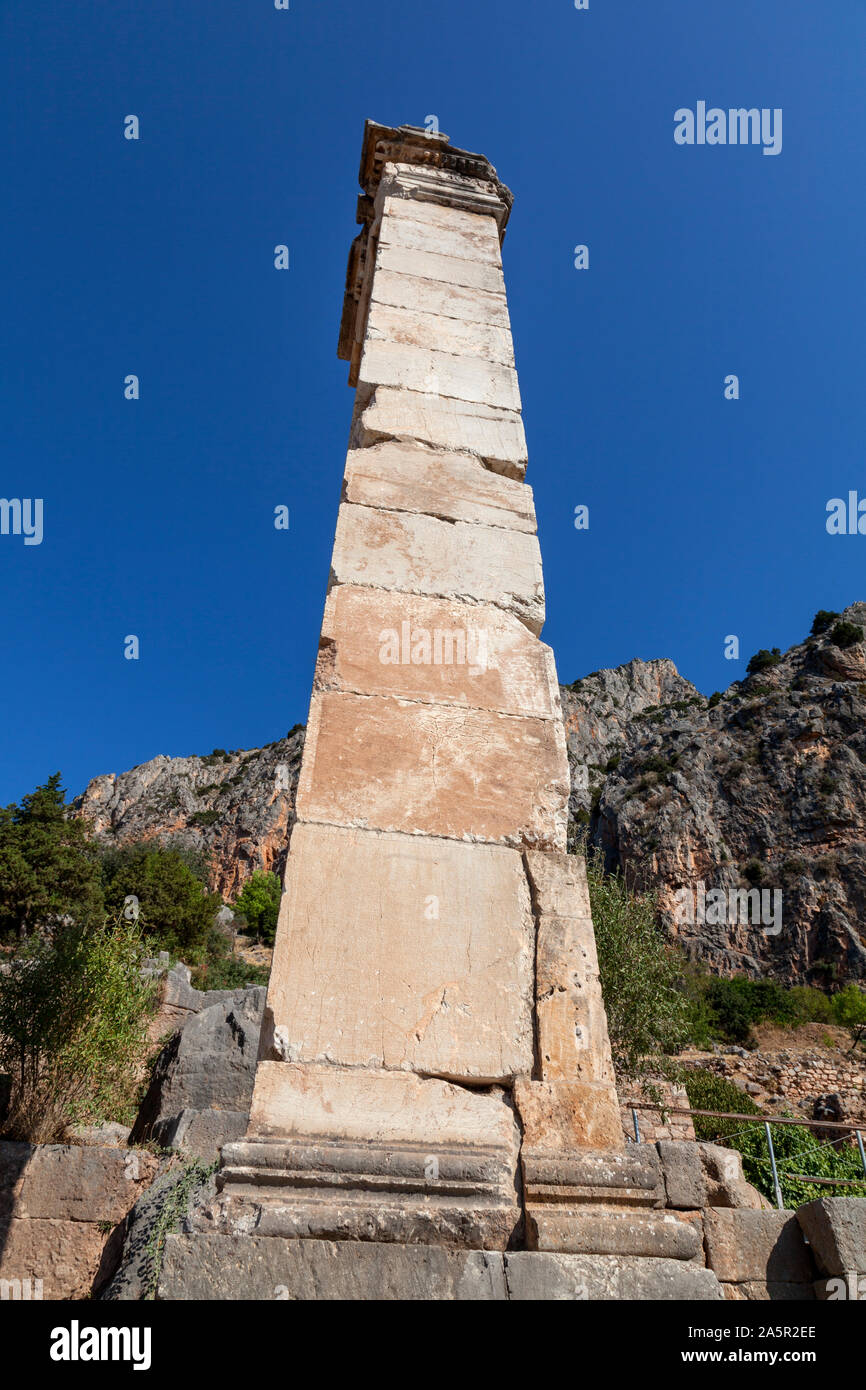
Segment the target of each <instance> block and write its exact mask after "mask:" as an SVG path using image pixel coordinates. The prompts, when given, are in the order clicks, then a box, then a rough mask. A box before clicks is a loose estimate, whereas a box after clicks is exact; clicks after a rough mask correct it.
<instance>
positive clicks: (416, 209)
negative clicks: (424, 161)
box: [378, 164, 500, 248]
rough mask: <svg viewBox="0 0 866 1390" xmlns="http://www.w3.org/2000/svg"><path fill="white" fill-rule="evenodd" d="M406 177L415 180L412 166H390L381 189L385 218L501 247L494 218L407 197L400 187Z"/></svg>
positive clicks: (381, 201)
mask: <svg viewBox="0 0 866 1390" xmlns="http://www.w3.org/2000/svg"><path fill="white" fill-rule="evenodd" d="M407 177H408V178H409V179H411V177H412V166H411V165H409V164H391V165H389V168H388V171H387V173H386V174H385V175H384V177H383V182H382V185H381V187H380V194H381V196H380V199H379V204H378V206H379V210H380V212H381V215H382V217H388V218H392V217H396V218H399V219H400V221H402V222H423V223H424V224H425V225H426V226H428V227H431V228H436V227H438V228H441V230H442V231H445V232H458V233H461V232H462V233H464V234H465V235H466V236H467V237H469V238H470V239H474V240H482V241H483V243H484V245H485V246H492V245H494V244H495V246H496V247H497V248H498V247H499V244H500V242H499V227H498V226H497V223H496V220H495V218H494V217H493V216H492V214H490V213H479V212H468V211H466V210H465V209H464V208H457V207H449V206H446V205H443V204H442V203H434V202H430V201H429V199H428V198H419V197H416V196H411V195H410V196H408V197H407V196H406V189H405V187H401V182H402V181H403V180H405V179H406V178H407Z"/></svg>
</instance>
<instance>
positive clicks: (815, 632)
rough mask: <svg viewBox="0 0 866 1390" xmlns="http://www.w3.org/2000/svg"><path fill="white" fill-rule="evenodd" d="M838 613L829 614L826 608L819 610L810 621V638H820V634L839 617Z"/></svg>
mask: <svg viewBox="0 0 866 1390" xmlns="http://www.w3.org/2000/svg"><path fill="white" fill-rule="evenodd" d="M840 616H841V615H840V614H839V613H831V612H830V610H829V609H827V608H819V609H818V612H817V613H816V614H815V616H814V618H813V619H812V636H813V637H820V635H821V633H822V632H826V631H827V628H828V627H829V626H830V624H831V623H835V621H836V619H837V618H838V617H840Z"/></svg>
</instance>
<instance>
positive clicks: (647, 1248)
mask: <svg viewBox="0 0 866 1390" xmlns="http://www.w3.org/2000/svg"><path fill="white" fill-rule="evenodd" d="M539 1128H540V1126H539ZM520 1160H521V1168H522V1171H523V1192H524V1200H525V1205H526V1235H527V1242H528V1244H529V1246H530V1247H531V1248H533V1249H539V1250H558V1251H571V1252H572V1253H579V1254H608V1255H614V1254H621V1255H646V1254H655V1255H665V1256H670V1257H672V1258H674V1259H692V1258H694V1257H695V1256H696V1255H697V1253H698V1248H699V1246H700V1233H699V1232H698V1231H696V1228H695V1226H694V1225H693V1224H690V1223H689V1222H687V1221H679V1220H678V1218H677V1217H674V1216H672V1215H671V1214H670V1213H665V1212H664V1211H662V1210H661V1208H663V1207H664V1204H665V1190H664V1184H663V1181H662V1172H661V1164H660V1162H659V1157H658V1154H657V1153H656V1151H655V1149H654V1148H653V1146H652V1145H648V1144H633V1145H630V1146H629V1147H628V1148H621V1149H619V1150H617V1149H614V1148H613V1147H611V1148H610V1149H605V1150H591V1149H585V1148H578V1147H572V1148H570V1149H568V1148H566V1147H565V1146H564V1147H563V1150H562V1151H561V1152H559V1153H556V1152H554V1151H553V1150H552V1148H551V1147H550V1144H549V1142H548V1148H547V1151H545V1150H544V1149H541V1148H538V1147H533V1146H532V1145H531V1144H527V1143H526V1142H524V1145H523V1147H522V1149H521V1154H520ZM620 1217H621V1218H622V1219H620ZM672 1221H676V1223H677V1225H676V1227H675V1226H674V1225H672V1224H671V1222H672ZM679 1226H682V1227H683V1230H679V1229H678V1227H679Z"/></svg>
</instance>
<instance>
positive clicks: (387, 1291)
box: [157, 1233, 506, 1303]
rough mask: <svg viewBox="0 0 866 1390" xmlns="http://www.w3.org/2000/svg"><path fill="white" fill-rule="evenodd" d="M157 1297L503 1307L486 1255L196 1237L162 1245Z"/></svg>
mask: <svg viewBox="0 0 866 1390" xmlns="http://www.w3.org/2000/svg"><path fill="white" fill-rule="evenodd" d="M157 1296H158V1298H160V1299H161V1300H169V1299H182V1300H184V1301H188V1300H189V1299H196V1300H198V1299H207V1300H213V1299H225V1300H231V1301H234V1300H244V1299H246V1300H250V1299H256V1300H263V1301H266V1300H269V1299H274V1300H277V1301H280V1302H290V1303H295V1302H316V1303H318V1302H323V1301H325V1302H328V1301H333V1300H339V1301H341V1302H342V1301H349V1300H352V1301H355V1300H357V1301H360V1302H390V1301H394V1302H415V1301H417V1300H424V1301H434V1300H435V1301H440V1300H442V1301H448V1302H486V1301H489V1300H503V1301H504V1299H505V1297H506V1290H505V1276H504V1271H503V1258H502V1255H501V1254H498V1253H497V1252H494V1251H486V1250H466V1251H462V1250H443V1249H441V1248H439V1247H436V1246H423V1245H393V1244H392V1245H376V1244H373V1243H371V1242H366V1241H358V1242H349V1241H325V1240H286V1239H280V1238H279V1237H274V1236H245V1237H239V1236H221V1235H207V1234H204V1233H197V1234H195V1235H191V1236H190V1235H187V1236H180V1235H173V1236H169V1237H168V1239H167V1241H166V1247H165V1257H164V1260H163V1265H162V1271H161V1274H160V1282H159V1292H158V1295H157Z"/></svg>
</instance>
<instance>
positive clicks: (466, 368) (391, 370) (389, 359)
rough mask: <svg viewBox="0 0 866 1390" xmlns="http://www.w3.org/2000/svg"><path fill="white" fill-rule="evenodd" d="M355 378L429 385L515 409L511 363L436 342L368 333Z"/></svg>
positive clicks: (377, 383) (387, 383) (396, 384)
mask: <svg viewBox="0 0 866 1390" xmlns="http://www.w3.org/2000/svg"><path fill="white" fill-rule="evenodd" d="M358 381H359V383H366V384H367V385H368V386H393V387H396V388H401V389H404V390H408V391H432V392H434V393H435V394H438V395H441V396H450V397H453V398H454V399H456V400H460V401H473V402H476V403H478V404H480V405H491V406H497V407H498V408H499V409H501V410H515V411H518V410H520V390H519V387H518V385H517V373H516V372H515V370H514V368H513V367H511V366H503V365H502V364H501V363H499V362H488V361H486V360H484V359H483V358H480V357H465V356H461V357H458V356H456V355H454V354H453V353H450V352H448V351H447V350H446V351H444V352H439V351H437V350H436V349H435V348H427V347H412V346H410V345H409V344H407V343H392V342H383V341H381V340H379V339H377V338H369V337H368V338H367V340H366V342H365V344H364V351H363V353H362V355H361V369H360V374H359V377H358Z"/></svg>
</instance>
